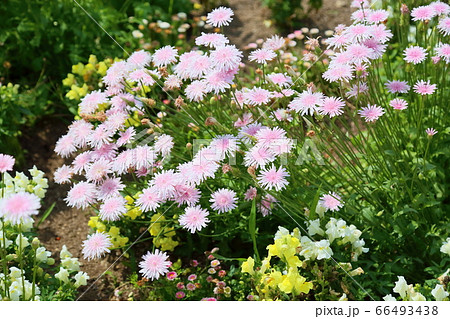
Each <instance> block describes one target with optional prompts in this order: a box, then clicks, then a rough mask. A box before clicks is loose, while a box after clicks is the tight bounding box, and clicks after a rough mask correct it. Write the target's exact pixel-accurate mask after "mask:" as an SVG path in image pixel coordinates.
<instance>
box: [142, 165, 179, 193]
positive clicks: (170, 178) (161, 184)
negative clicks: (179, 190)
mask: <svg viewBox="0 0 450 319" xmlns="http://www.w3.org/2000/svg"><path fill="white" fill-rule="evenodd" d="M179 181H180V176H179V175H178V174H176V173H175V172H174V170H173V169H170V170H162V171H161V172H159V173H156V174H155V175H154V176H153V179H152V180H151V181H150V182H149V185H150V186H153V187H154V189H155V190H156V191H157V192H158V194H159V195H160V196H161V198H167V197H169V196H172V195H173V194H174V193H175V185H177V184H179Z"/></svg>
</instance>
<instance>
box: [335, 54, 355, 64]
mask: <svg viewBox="0 0 450 319" xmlns="http://www.w3.org/2000/svg"><path fill="white" fill-rule="evenodd" d="M352 60H353V55H352V54H351V53H350V52H349V51H342V52H339V53H337V54H336V55H335V56H334V57H333V62H332V63H333V65H336V64H338V65H339V64H350V63H351V62H352Z"/></svg>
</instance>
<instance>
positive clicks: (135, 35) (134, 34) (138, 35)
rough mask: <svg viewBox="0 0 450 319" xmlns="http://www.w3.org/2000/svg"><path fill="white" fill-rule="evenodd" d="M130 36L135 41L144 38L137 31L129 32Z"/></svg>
mask: <svg viewBox="0 0 450 319" xmlns="http://www.w3.org/2000/svg"><path fill="white" fill-rule="evenodd" d="M131 34H132V35H133V37H134V38H136V39H140V38H142V37H143V36H144V34H143V33H142V32H141V31H139V30H134V31H133V32H131Z"/></svg>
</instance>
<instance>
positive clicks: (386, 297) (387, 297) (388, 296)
mask: <svg viewBox="0 0 450 319" xmlns="http://www.w3.org/2000/svg"><path fill="white" fill-rule="evenodd" d="M383 300H384V301H397V299H395V298H394V297H392V295H391V294H389V295H386V296H384V297H383Z"/></svg>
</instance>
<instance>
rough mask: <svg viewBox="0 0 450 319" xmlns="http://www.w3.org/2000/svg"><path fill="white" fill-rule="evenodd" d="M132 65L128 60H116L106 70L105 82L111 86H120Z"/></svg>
mask: <svg viewBox="0 0 450 319" xmlns="http://www.w3.org/2000/svg"><path fill="white" fill-rule="evenodd" d="M129 68H130V66H129V65H128V63H127V62H126V61H118V62H114V63H113V65H111V67H110V68H109V69H108V71H106V75H105V76H104V77H103V82H104V83H105V84H106V85H108V86H111V87H120V85H121V82H122V80H123V78H124V76H125V75H126V74H127V73H128V71H129Z"/></svg>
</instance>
